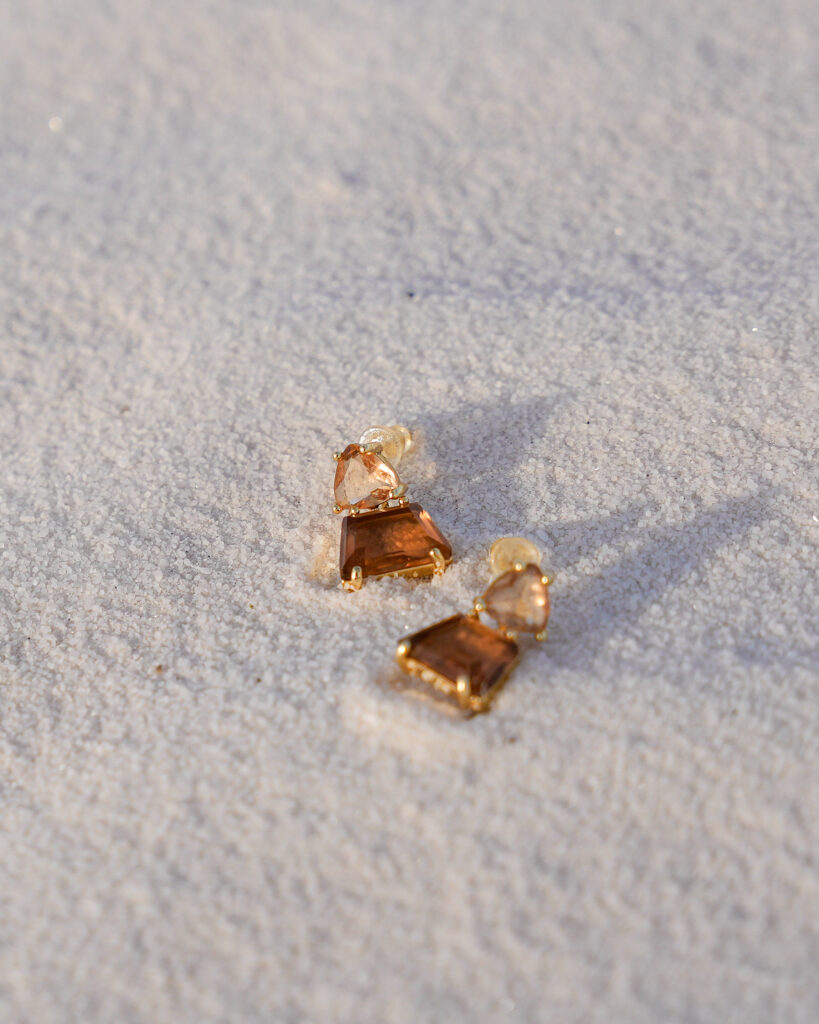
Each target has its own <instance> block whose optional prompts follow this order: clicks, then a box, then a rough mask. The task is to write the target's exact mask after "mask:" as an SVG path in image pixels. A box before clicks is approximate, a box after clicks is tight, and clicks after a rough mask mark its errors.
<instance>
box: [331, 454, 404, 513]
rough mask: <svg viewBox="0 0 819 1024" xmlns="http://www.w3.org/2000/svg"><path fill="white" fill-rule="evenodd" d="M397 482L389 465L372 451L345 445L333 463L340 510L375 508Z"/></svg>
mask: <svg viewBox="0 0 819 1024" xmlns="http://www.w3.org/2000/svg"><path fill="white" fill-rule="evenodd" d="M400 482H401V481H400V480H399V479H398V474H397V473H396V472H395V470H394V469H393V467H392V466H391V465H390V464H389V462H387V460H386V459H383V458H382V457H381V456H380V455H378V454H377V453H376V452H364V451H362V450H361V446H360V445H357V444H348V445H347V447H346V448H345V449H344V451H343V452H342V453H341V458H340V459H339V460H338V463H337V465H336V478H335V482H334V488H335V499H336V504H337V505H338V507H339V508H340V509H348V508H356V509H359V508H375V507H376V506H378V505H380V504H381V502H382V501H386V500H387V499H388V498H389V496H390V492H391V491H392V490H393V488H394V487H397V486H398V484H399V483H400Z"/></svg>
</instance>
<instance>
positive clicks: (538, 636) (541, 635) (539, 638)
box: [535, 629, 548, 644]
mask: <svg viewBox="0 0 819 1024" xmlns="http://www.w3.org/2000/svg"><path fill="white" fill-rule="evenodd" d="M547 636H548V630H546V629H542V630H541V631H540V632H539V633H535V640H537V642H538V643H539V644H542V643H543V642H544V641H545V640H546V638H547Z"/></svg>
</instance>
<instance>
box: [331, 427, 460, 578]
mask: <svg viewBox="0 0 819 1024" xmlns="http://www.w3.org/2000/svg"><path fill="white" fill-rule="evenodd" d="M411 447H412V436H411V434H410V432H409V431H408V430H407V428H406V427H401V426H398V425H396V426H392V427H370V428H369V429H368V430H365V431H364V433H363V434H362V435H361V437H360V439H359V440H358V441H357V442H356V443H355V444H349V445H347V447H346V448H345V449H344V451H341V452H336V453H335V456H334V458H335V460H336V476H335V482H334V493H335V504H334V505H333V511H334V512H335V513H336V514H340V513H341V512H345V511H346V512H348V513H349V515H347V516H345V518H344V519H343V521H342V526H341V550H340V554H339V571H340V574H341V582H342V585H343V586H344V589H345V590H360V589H361V587H362V586H363V585H364V580H365V579H368V578H377V577H380V576H431V575H433V574H434V575H436V576H440V575H442V574H443V573H444V572H445V570H446V567H447V566H448V565H449V564H450V562H451V561H452V547H451V545H450V544H449V542H448V541H447V539H446V538H445V537H444V535H443V534H442V533H441V531H440V530H439V529H438V527H437V526H436V525H435V523H434V522H433V521H432V518H431V517H430V515H429V513H428V512H426V511H425V509H424V508H422V507H421V505H419V504H417V503H414V502H410V501H409V499H408V498H407V497H406V492H407V486H406V484H403V483H402V482H401V480H400V478H399V476H398V473H397V471H396V466H397V465H398V464H399V463H400V462H401V459H402V458H403V456H404V454H405V453H406V452H407V451H408V449H409V448H411Z"/></svg>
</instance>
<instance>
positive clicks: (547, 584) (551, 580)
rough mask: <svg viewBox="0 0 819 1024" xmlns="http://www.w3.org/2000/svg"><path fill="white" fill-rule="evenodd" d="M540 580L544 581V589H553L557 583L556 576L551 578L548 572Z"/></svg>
mask: <svg viewBox="0 0 819 1024" xmlns="http://www.w3.org/2000/svg"><path fill="white" fill-rule="evenodd" d="M540 578H541V579H542V580H543V585H544V587H551V585H552V584H553V583H554V581H555V578H554V576H550V575H549V573H548V572H544V574H543V575H542V576H541V577H540Z"/></svg>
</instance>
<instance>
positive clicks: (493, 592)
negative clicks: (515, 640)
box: [483, 565, 549, 633]
mask: <svg viewBox="0 0 819 1024" xmlns="http://www.w3.org/2000/svg"><path fill="white" fill-rule="evenodd" d="M483 599H484V603H485V604H486V610H487V612H489V614H490V615H491V616H492V618H493V619H497V621H498V622H499V623H500V624H501V625H502V626H505V627H506V628H507V629H511V630H515V631H520V632H522V633H541V632H543V630H544V629H545V628H546V623H547V622H548V621H549V587H548V586H547V584H546V583H544V582H543V574H542V572H541V569H540V566H537V565H527V566H526V567H525V568H523V569H519V570H518V569H510V570H509V572H505V573H504V574H503V575H502V576H498V578H497V579H496V580H495V581H494V582H493V583H492V584H491V586H490V587H489V589H488V590H487V591H486V593H485V594H484V595H483Z"/></svg>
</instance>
